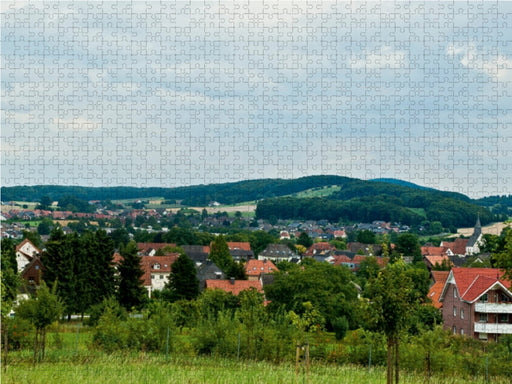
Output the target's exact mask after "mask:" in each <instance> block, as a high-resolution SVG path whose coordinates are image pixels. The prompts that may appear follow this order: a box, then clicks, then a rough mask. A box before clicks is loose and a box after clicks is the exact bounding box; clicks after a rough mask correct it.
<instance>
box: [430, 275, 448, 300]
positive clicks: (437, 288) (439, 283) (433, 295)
mask: <svg viewBox="0 0 512 384" xmlns="http://www.w3.org/2000/svg"><path fill="white" fill-rule="evenodd" d="M449 274H450V272H449V271H432V279H433V280H434V284H433V285H432V286H431V287H430V289H429V291H428V298H429V299H430V300H432V305H433V306H434V307H436V308H441V307H442V306H443V304H442V303H441V302H440V301H439V299H440V298H441V293H442V291H443V287H444V285H445V283H446V280H447V279H448V275H449Z"/></svg>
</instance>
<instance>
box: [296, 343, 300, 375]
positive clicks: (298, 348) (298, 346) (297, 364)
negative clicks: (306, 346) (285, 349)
mask: <svg viewBox="0 0 512 384" xmlns="http://www.w3.org/2000/svg"><path fill="white" fill-rule="evenodd" d="M299 354H300V345H299V343H297V352H296V354H295V376H298V375H299Z"/></svg>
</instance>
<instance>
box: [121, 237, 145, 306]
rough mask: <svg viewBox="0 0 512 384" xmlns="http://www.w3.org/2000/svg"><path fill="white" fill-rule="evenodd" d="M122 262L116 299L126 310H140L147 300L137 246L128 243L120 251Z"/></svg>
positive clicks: (133, 242)
mask: <svg viewBox="0 0 512 384" xmlns="http://www.w3.org/2000/svg"><path fill="white" fill-rule="evenodd" d="M120 253H121V256H122V257H123V260H122V261H121V263H120V264H119V268H118V270H119V289H118V292H117V299H118V301H119V304H121V305H122V306H123V307H124V308H126V309H127V310H131V309H132V308H136V309H140V308H141V307H142V306H143V305H144V303H145V302H146V300H147V293H146V289H145V288H144V285H143V281H142V276H143V275H144V271H143V270H142V267H141V264H140V261H141V257H140V256H139V255H138V254H137V244H136V243H135V241H133V240H132V241H130V242H129V243H128V244H127V245H126V247H122V248H121V250H120Z"/></svg>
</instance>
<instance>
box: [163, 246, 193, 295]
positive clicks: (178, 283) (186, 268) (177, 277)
mask: <svg viewBox="0 0 512 384" xmlns="http://www.w3.org/2000/svg"><path fill="white" fill-rule="evenodd" d="M164 289H165V290H168V291H169V296H170V299H171V301H177V300H192V299H195V298H196V297H197V296H198V295H199V280H198V279H197V270H196V267H195V265H194V262H193V261H192V259H190V258H189V257H188V256H187V255H186V254H185V253H181V254H180V255H179V256H178V258H177V259H176V261H175V262H174V263H173V264H172V266H171V275H170V276H169V280H168V281H167V283H166V284H165V288H164Z"/></svg>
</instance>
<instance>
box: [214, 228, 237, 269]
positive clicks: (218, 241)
mask: <svg viewBox="0 0 512 384" xmlns="http://www.w3.org/2000/svg"><path fill="white" fill-rule="evenodd" d="M209 259H210V260H211V261H213V262H214V263H215V265H217V266H218V267H219V268H220V269H222V270H223V271H224V272H227V271H228V270H229V269H230V268H231V266H232V265H233V258H232V257H231V253H230V252H229V247H228V243H227V242H226V239H225V238H224V236H222V235H219V236H217V237H216V238H215V240H213V242H212V244H211V246H210V256H209Z"/></svg>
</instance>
